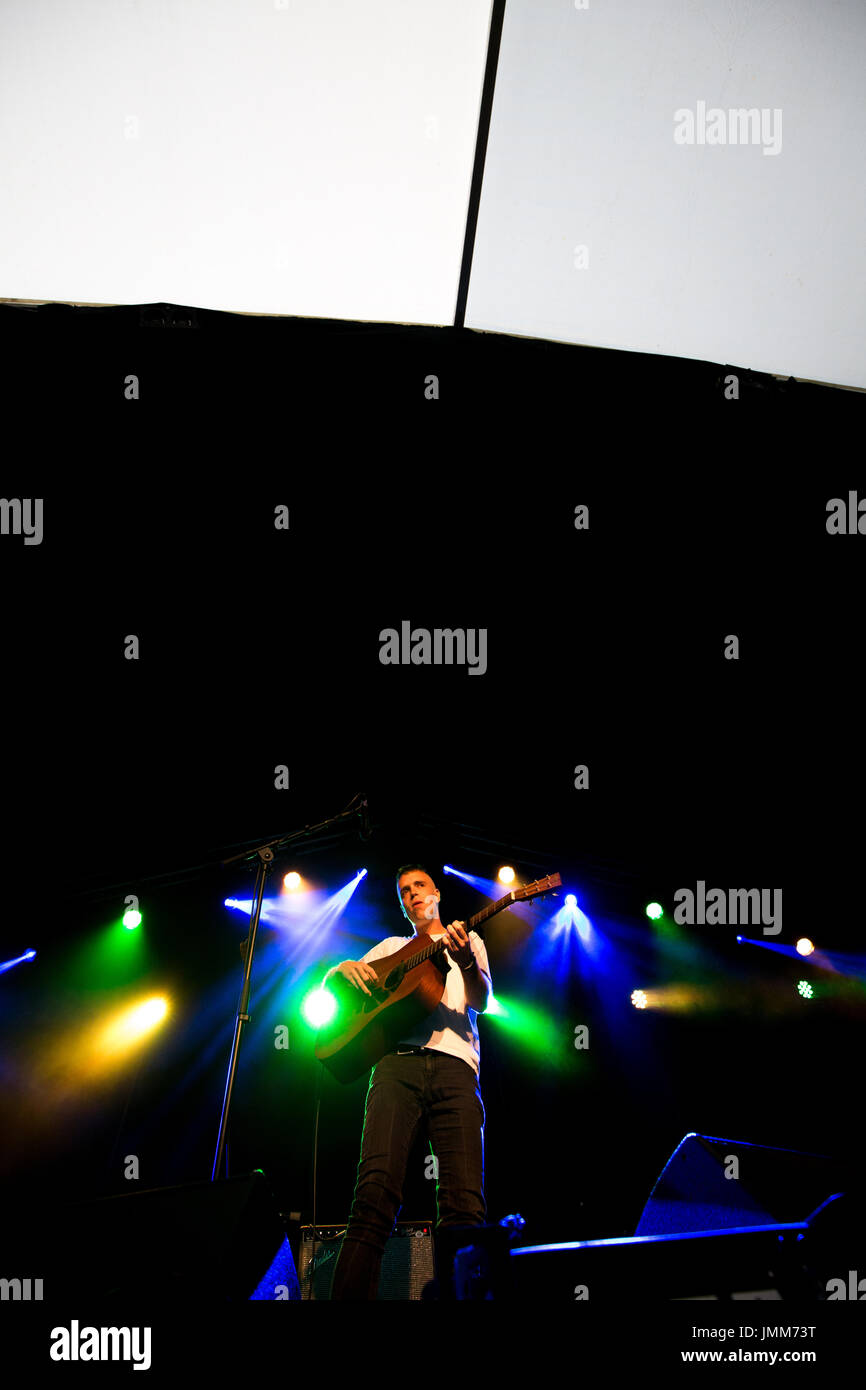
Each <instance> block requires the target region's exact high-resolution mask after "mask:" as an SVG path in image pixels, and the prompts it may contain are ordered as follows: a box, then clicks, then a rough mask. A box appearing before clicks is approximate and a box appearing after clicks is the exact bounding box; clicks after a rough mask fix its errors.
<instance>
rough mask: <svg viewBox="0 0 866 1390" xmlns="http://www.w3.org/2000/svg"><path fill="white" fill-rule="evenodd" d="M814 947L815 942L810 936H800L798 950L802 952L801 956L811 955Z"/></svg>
mask: <svg viewBox="0 0 866 1390" xmlns="http://www.w3.org/2000/svg"><path fill="white" fill-rule="evenodd" d="M814 949H815V943H814V942H813V941H810V940H809V938H808V936H801V937H800V940H799V941H798V942H797V950H798V951H799V952H800V955H801V956H811V954H812V952H813V951H814Z"/></svg>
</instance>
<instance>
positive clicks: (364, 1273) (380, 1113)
mask: <svg viewBox="0 0 866 1390" xmlns="http://www.w3.org/2000/svg"><path fill="white" fill-rule="evenodd" d="M484 1119H485V1114H484V1103H483V1101H482V1099H481V1091H480V1088H479V1084H478V1079H477V1077H476V1075H475V1071H474V1069H473V1068H472V1067H471V1066H470V1065H469V1063H468V1062H464V1061H462V1060H461V1058H459V1057H452V1056H451V1055H450V1054H449V1053H446V1052H437V1051H434V1050H432V1049H431V1050H428V1051H426V1052H421V1051H419V1052H415V1053H411V1054H409V1055H406V1056H398V1055H397V1054H396V1053H393V1052H389V1053H388V1054H387V1056H385V1057H383V1058H382V1060H381V1061H380V1062H378V1063H377V1064H376V1066H375V1067H374V1068H373V1071H372V1073H371V1075H370V1085H369V1087H368V1088H367V1102H366V1106H365V1109H364V1134H363V1138H362V1140H361V1158H360V1161H359V1163H358V1177H357V1181H356V1183H355V1195H354V1198H353V1200H352V1211H351V1214H350V1216H349V1224H348V1226H347V1228H346V1234H345V1236H344V1237H343V1241H342V1245H341V1246H340V1254H339V1258H338V1260H337V1265H336V1268H335V1270H334V1279H333V1284H332V1288H331V1298H332V1299H375V1298H376V1295H377V1292H378V1288H379V1271H380V1268H381V1264H382V1255H383V1253H384V1250H385V1243H386V1241H387V1240H388V1237H389V1236H390V1235H391V1232H392V1231H393V1229H394V1222H395V1221H396V1218H397V1215H398V1213H399V1211H400V1206H401V1203H402V1201H403V1183H404V1180H405V1177H406V1164H407V1162H408V1159H409V1153H410V1150H411V1148H412V1144H413V1142H414V1140H415V1138H416V1136H417V1134H418V1130H419V1127H420V1126H421V1125H422V1124H424V1125H425V1131H426V1135H427V1138H428V1139H429V1141H430V1146H431V1150H432V1152H433V1153H434V1154H435V1155H436V1158H437V1159H438V1166H439V1180H438V1182H437V1184H436V1214H437V1223H436V1224H437V1227H439V1226H483V1225H484V1222H485V1219H486V1215H487V1206H486V1203H485V1201H484V1191H483V1186H484Z"/></svg>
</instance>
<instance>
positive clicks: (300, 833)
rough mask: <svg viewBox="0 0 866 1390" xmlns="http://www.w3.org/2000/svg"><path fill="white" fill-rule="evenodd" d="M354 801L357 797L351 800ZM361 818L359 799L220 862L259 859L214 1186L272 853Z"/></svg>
mask: <svg viewBox="0 0 866 1390" xmlns="http://www.w3.org/2000/svg"><path fill="white" fill-rule="evenodd" d="M354 800H355V801H358V800H359V797H358V796H356V797H355V798H354ZM357 815H361V816H363V817H364V824H365V825H366V815H367V801H366V798H365V797H361V798H360V804H359V805H358V806H355V807H354V809H352V810H348V811H342V812H341V813H340V815H338V816H331V817H329V819H328V820H323V821H319V824H318V825H306V826H304V829H303V830H294V831H292V832H290V833H289V834H288V835H281V836H279V837H278V838H277V839H276V840H270V841H269V842H268V844H266V845H259V846H258V848H257V849H253V850H243V851H242V852H241V853H240V854H233V855H232V856H231V858H229V859H223V860H221V865H222V867H223V868H225V867H226V866H227V865H228V864H236V863H237V862H238V860H241V859H248V860H249V861H250V862H252V861H253V860H255V859H258V861H259V862H258V867H257V869H256V887H255V896H254V901H253V907H252V912H251V914H250V930H249V934H248V936H247V940H246V943H245V944H246V947H247V953H246V960H245V964H244V979H243V984H242V985H241V993H240V999H239V1001H238V1011H237V1017H236V1018H235V1032H234V1038H233V1039H232V1050H231V1056H230V1058H229V1069H228V1076H227V1077H226V1089H225V1094H224V1096H223V1106H222V1113H221V1115H220V1127H219V1134H218V1136H217V1146H216V1154H215V1155H214V1161H213V1170H212V1172H211V1182H216V1181H217V1179H218V1178H219V1177H220V1169H221V1168H222V1166H223V1156H224V1153H225V1149H226V1137H227V1131H228V1118H229V1110H230V1108H231V1102H232V1091H233V1090H234V1084H235V1076H236V1074H237V1065H238V1054H239V1052H240V1048H241V1035H242V1033H243V1028H244V1024H245V1023H249V1021H250V1017H251V1015H250V1014H249V1013H248V1012H247V1008H248V1005H249V999H250V975H251V973H252V967H253V952H254V951H255V948H256V933H257V931H258V927H259V914H260V912H261V909H262V899H263V898H264V895H265V879H266V878H267V876H268V874H269V873H270V870H271V865H272V863H273V858H274V851H275V850H278V849H282V847H283V846H284V845H288V844H290V843H291V842H292V841H293V840H300V839H302V838H304V837H305V836H308V835H315V834H317V832H318V831H320V830H324V829H326V828H327V827H329V826H332V825H338V824H339V823H340V821H344V820H347V819H350V818H351V817H352V816H357ZM241 950H243V945H242V946H241ZM225 1168H226V1171H225V1177H226V1178H227V1177H228V1175H229V1174H228V1159H226V1165H225Z"/></svg>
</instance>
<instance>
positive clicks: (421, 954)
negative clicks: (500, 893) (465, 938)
mask: <svg viewBox="0 0 866 1390" xmlns="http://www.w3.org/2000/svg"><path fill="white" fill-rule="evenodd" d="M514 900H515V895H514V893H513V892H512V893H506V895H505V897H504V898H500V899H499V901H498V902H496V903H488V905H487V907H482V909H481V911H480V912H476V913H475V915H474V916H473V917H470V918H469V921H468V922H467V923H466V929H467V934H468V932H471V931H474V930H475V928H476V927H477V926H479V925H480V924H481V923H482V922H486V921H487V920H488V919H489V918H490V917H493V916H495V915H496V913H497V912H502V910H503V909H504V908H506V907H510V906H511V904H512V903H513V902H514ZM441 949H442V942H441V941H430V942H428V943H427V945H426V946H422V947H421V949H420V950H419V951H415V952H414V954H413V955H411V956H410V957H409V959H408V960H407V961H405V962H404V964H405V968H406V969H407V970H414V968H415V966H416V965H420V964H421V962H422V960H429V958H430V957H431V956H432V955H433V953H434V951H440V950H441Z"/></svg>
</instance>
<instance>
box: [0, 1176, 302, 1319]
mask: <svg viewBox="0 0 866 1390" xmlns="http://www.w3.org/2000/svg"><path fill="white" fill-rule="evenodd" d="M0 1247H2V1255H3V1265H4V1269H3V1273H4V1275H5V1276H6V1277H7V1278H12V1279H13V1280H16V1281H19V1282H20V1281H23V1280H25V1279H30V1290H31V1292H30V1293H29V1294H28V1295H26V1296H28V1297H31V1298H32V1297H34V1296H35V1297H38V1298H39V1299H40V1300H41V1301H44V1302H46V1303H61V1304H65V1305H68V1304H69V1300H70V1297H71V1295H72V1294H73V1293H74V1294H75V1296H76V1297H79V1298H92V1299H96V1300H99V1301H100V1302H106V1301H107V1302H117V1303H121V1302H127V1301H134V1302H138V1301H141V1302H147V1301H149V1302H153V1303H172V1304H182V1303H189V1302H201V1303H206V1304H208V1305H214V1304H219V1303H233V1302H241V1301H246V1300H248V1299H250V1298H252V1297H253V1296H254V1294H255V1295H256V1296H257V1297H263V1296H270V1297H275V1296H276V1295H275V1294H273V1293H271V1294H270V1295H263V1294H262V1293H256V1291H257V1288H258V1286H259V1284H260V1282H261V1281H262V1279H263V1277H264V1276H266V1275H267V1273H268V1271H269V1270H270V1269H271V1266H272V1265H274V1262H275V1260H277V1257H278V1255H279V1254H280V1252H282V1256H281V1259H279V1260H278V1264H279V1271H278V1272H279V1277H280V1280H281V1281H282V1282H283V1283H284V1284H285V1283H286V1282H288V1284H289V1285H290V1286H291V1284H292V1281H294V1293H290V1294H289V1296H290V1297H297V1280H296V1278H295V1273H294V1264H293V1261H292V1256H291V1250H290V1248H289V1246H288V1243H287V1240H286V1223H285V1220H284V1219H283V1218H282V1217H281V1215H280V1212H279V1209H278V1206H277V1203H276V1200H275V1198H274V1196H273V1194H272V1192H271V1189H270V1186H269V1184H268V1181H267V1179H266V1177H265V1175H264V1173H261V1172H254V1173H249V1174H244V1175H240V1176H238V1177H235V1178H229V1179H227V1180H222V1181H219V1182H199V1183H188V1184H183V1185H179V1186H175V1187H161V1188H151V1189H146V1190H145V1191H143V1192H135V1191H130V1192H123V1193H119V1194H118V1195H117V1196H109V1197H101V1198H96V1199H93V1200H90V1201H84V1202H73V1203H66V1204H54V1203H48V1202H46V1203H45V1204H43V1205H42V1206H41V1207H40V1208H39V1209H34V1208H33V1207H29V1208H28V1209H27V1210H26V1211H20V1210H19V1211H18V1212H17V1213H15V1212H7V1213H6V1215H5V1218H4V1221H3V1230H2V1237H0ZM287 1252H288V1253H287ZM289 1266H291V1268H290V1267H289ZM275 1272H276V1266H275ZM37 1279H38V1280H39V1281H40V1282H39V1285H38V1293H37V1294H34V1293H33V1292H32V1290H33V1289H34V1288H36V1287H37V1286H36V1284H35V1282H34V1281H35V1280H37ZM15 1288H16V1289H17V1288H18V1284H17V1283H16V1284H15ZM21 1288H22V1290H23V1288H24V1285H23V1282H22V1283H21ZM15 1296H17V1295H16V1294H13V1297H15Z"/></svg>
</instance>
